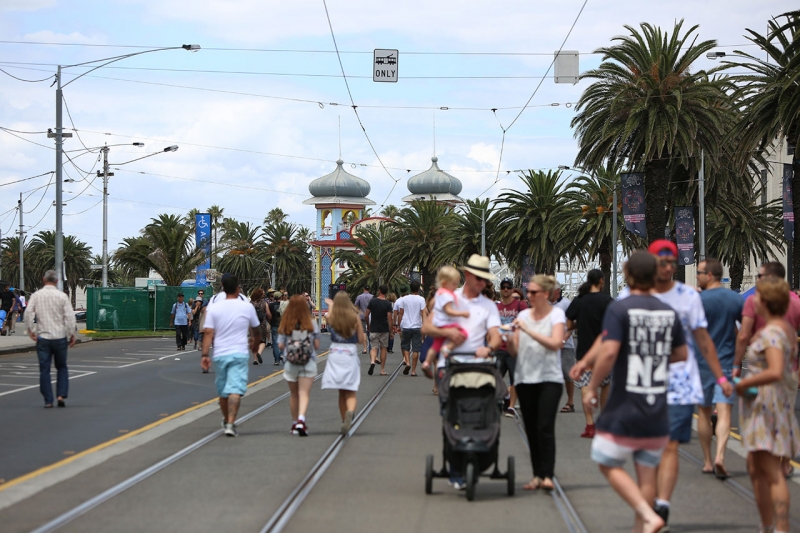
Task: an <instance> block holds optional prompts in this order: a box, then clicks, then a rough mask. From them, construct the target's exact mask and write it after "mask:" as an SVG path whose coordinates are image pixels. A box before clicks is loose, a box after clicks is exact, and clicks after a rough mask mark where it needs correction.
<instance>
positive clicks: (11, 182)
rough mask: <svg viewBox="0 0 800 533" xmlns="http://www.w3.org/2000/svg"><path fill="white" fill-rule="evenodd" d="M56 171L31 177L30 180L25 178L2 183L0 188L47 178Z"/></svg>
mask: <svg viewBox="0 0 800 533" xmlns="http://www.w3.org/2000/svg"><path fill="white" fill-rule="evenodd" d="M54 173H55V170H50V171H48V172H42V173H41V174H37V175H35V176H31V177H30V178H23V179H21V180H16V181H9V182H8V183H0V187H5V186H6V185H14V184H16V183H22V182H23V181H28V180H32V179H36V178H41V177H42V176H47V175H48V174H54Z"/></svg>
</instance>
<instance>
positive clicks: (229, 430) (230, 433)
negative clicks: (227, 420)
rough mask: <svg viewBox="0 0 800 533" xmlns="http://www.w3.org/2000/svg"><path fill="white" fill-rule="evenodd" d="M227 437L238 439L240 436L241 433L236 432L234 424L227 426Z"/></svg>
mask: <svg viewBox="0 0 800 533" xmlns="http://www.w3.org/2000/svg"><path fill="white" fill-rule="evenodd" d="M225 435H226V436H228V437H236V436H238V435H239V432H238V431H236V426H235V425H234V424H225Z"/></svg>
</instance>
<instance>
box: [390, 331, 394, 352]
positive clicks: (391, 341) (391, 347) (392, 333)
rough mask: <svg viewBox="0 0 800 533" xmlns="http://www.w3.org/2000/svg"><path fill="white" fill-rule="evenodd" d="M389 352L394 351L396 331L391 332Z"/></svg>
mask: <svg viewBox="0 0 800 533" xmlns="http://www.w3.org/2000/svg"><path fill="white" fill-rule="evenodd" d="M389 352H390V353H394V331H390V332H389Z"/></svg>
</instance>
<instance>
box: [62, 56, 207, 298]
mask: <svg viewBox="0 0 800 533" xmlns="http://www.w3.org/2000/svg"><path fill="white" fill-rule="evenodd" d="M199 49H200V45H199V44H184V45H181V46H170V47H166V48H155V49H152V50H143V51H141V52H133V53H131V54H124V55H121V56H114V57H106V58H103V59H94V60H92V61H85V62H83V63H75V64H74V65H58V72H57V74H56V84H57V85H56V128H55V131H54V132H49V133H48V134H47V136H48V137H52V138H55V140H56V236H55V246H54V248H55V270H56V272H58V273H59V274H58V290H60V291H61V290H63V289H64V227H63V220H62V218H63V210H62V205H61V193H62V186H61V184H62V178H63V177H62V174H61V172H62V169H61V160H62V155H63V151H64V148H63V145H64V138H69V137H72V134H71V133H64V126H63V123H62V115H63V110H62V106H63V96H62V94H63V93H62V90H63V88H64V87H66V86H67V85H69V84H70V83H72V82H74V81H75V80H78V79H80V78H82V77H83V76H86V75H87V74H89V73H90V72H94V71H95V70H97V69H99V68H102V67H104V66H106V65H109V64H111V63H115V62H117V61H121V60H123V59H127V58H129V57H133V56H138V55H142V54H149V53H153V52H161V51H164V50H189V51H192V52H196V51H197V50H199ZM99 62H102V64H100V65H97V66H95V67H93V68H90V69H89V70H87V71H86V72H84V73H82V74H80V75H79V76H76V77H74V78H72V79H71V80H70V81H68V82H67V83H65V84H63V85H62V84H61V69H65V68H71V67H80V66H84V65H91V64H92V63H99Z"/></svg>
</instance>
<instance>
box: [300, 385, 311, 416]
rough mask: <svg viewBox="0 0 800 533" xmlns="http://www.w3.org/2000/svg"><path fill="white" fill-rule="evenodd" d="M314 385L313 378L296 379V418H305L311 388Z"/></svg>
mask: <svg viewBox="0 0 800 533" xmlns="http://www.w3.org/2000/svg"><path fill="white" fill-rule="evenodd" d="M313 384H314V378H297V385H298V391H297V392H298V404H297V416H303V417H305V416H306V412H307V411H308V399H309V396H310V395H311V386H312V385H313Z"/></svg>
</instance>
